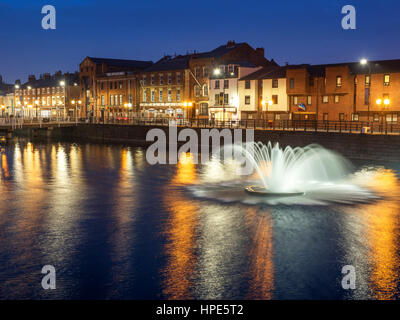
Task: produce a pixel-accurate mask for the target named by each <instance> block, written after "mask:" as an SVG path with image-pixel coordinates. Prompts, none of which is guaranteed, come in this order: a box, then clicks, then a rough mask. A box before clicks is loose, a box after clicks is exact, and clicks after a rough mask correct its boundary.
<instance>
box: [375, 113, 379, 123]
mask: <svg viewBox="0 0 400 320" xmlns="http://www.w3.org/2000/svg"><path fill="white" fill-rule="evenodd" d="M374 121H375V122H378V121H379V114H376V113H375V114H374Z"/></svg>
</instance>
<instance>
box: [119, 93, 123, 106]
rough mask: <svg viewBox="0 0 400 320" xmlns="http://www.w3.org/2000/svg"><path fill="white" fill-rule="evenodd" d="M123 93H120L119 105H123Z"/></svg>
mask: <svg viewBox="0 0 400 320" xmlns="http://www.w3.org/2000/svg"><path fill="white" fill-rule="evenodd" d="M122 100H123V99H122V94H120V95H119V105H120V106H122Z"/></svg>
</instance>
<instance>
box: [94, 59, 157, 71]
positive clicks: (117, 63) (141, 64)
mask: <svg viewBox="0 0 400 320" xmlns="http://www.w3.org/2000/svg"><path fill="white" fill-rule="evenodd" d="M88 58H89V59H90V60H92V61H93V62H94V63H96V64H103V63H105V64H107V65H108V66H113V67H120V68H122V67H128V68H138V69H144V68H147V67H149V66H150V65H152V64H153V62H152V61H141V60H127V59H110V58H95V57H88Z"/></svg>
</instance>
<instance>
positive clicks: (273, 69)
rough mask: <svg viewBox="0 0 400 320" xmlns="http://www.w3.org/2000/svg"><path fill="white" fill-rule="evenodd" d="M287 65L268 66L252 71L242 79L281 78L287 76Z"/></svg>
mask: <svg viewBox="0 0 400 320" xmlns="http://www.w3.org/2000/svg"><path fill="white" fill-rule="evenodd" d="M286 69H287V67H277V66H267V67H263V68H261V69H260V70H257V71H256V72H253V73H250V74H248V75H247V76H244V77H242V78H240V80H261V79H279V78H285V77H286Z"/></svg>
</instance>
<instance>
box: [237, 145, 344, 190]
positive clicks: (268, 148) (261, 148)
mask: <svg viewBox="0 0 400 320" xmlns="http://www.w3.org/2000/svg"><path fill="white" fill-rule="evenodd" d="M232 148H233V150H234V152H235V153H237V152H239V153H241V154H242V155H244V156H245V158H246V160H248V161H249V162H250V164H251V166H252V167H253V169H254V171H255V173H256V178H257V179H258V182H259V183H258V184H257V185H251V186H247V187H246V188H245V191H246V192H248V193H250V194H252V195H257V196H274V197H279V196H281V197H288V196H301V195H304V194H305V193H306V192H307V191H308V190H314V189H315V188H316V186H321V185H323V184H327V183H332V182H335V181H338V180H340V179H343V178H344V177H345V176H347V175H348V173H349V172H350V168H351V165H350V163H349V162H348V161H347V160H345V159H344V158H343V157H341V156H340V155H338V154H336V153H334V152H332V151H329V150H327V149H324V148H323V147H321V146H318V145H309V146H307V147H304V148H300V147H297V148H291V147H289V146H288V147H286V148H285V149H282V148H280V147H279V144H278V143H277V144H275V145H272V143H271V142H269V143H268V144H267V145H265V144H263V143H261V142H258V143H254V142H253V143H250V144H246V145H244V146H232Z"/></svg>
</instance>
